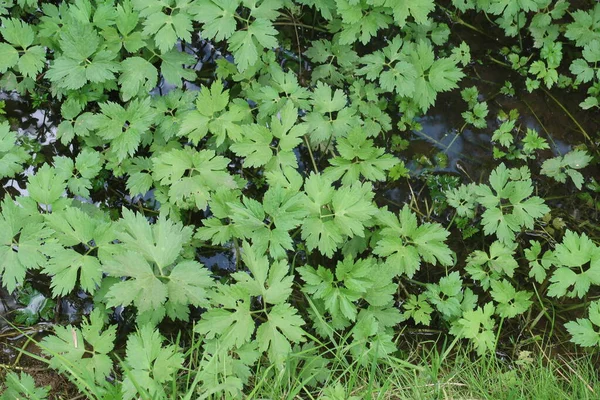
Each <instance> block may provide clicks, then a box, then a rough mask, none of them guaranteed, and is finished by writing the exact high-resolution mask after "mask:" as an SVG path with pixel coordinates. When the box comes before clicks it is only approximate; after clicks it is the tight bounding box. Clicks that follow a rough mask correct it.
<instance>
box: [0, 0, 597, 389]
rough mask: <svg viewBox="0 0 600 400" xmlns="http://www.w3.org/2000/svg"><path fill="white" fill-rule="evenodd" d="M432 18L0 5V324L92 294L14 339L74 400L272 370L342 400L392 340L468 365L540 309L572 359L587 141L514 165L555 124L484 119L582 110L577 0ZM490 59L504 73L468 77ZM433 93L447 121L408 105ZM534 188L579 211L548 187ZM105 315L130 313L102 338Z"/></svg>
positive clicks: (586, 27)
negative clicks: (441, 350) (87, 307)
mask: <svg viewBox="0 0 600 400" xmlns="http://www.w3.org/2000/svg"><path fill="white" fill-rule="evenodd" d="M446 3H448V4H446ZM446 3H444V2H436V1H433V0H415V1H412V0H411V1H409V0H369V1H367V0H360V1H359V0H336V1H333V0H327V1H315V0H297V1H283V0H226V1H216V0H149V1H144V0H126V1H120V2H111V1H89V0H74V1H70V2H49V1H33V0H17V1H4V2H3V1H1V0H0V16H1V17H0V35H1V37H2V40H1V41H0V74H2V75H1V77H0V90H2V100H0V117H1V118H2V121H1V122H0V178H1V179H2V181H3V182H2V185H3V188H4V190H5V195H4V198H3V199H2V203H1V210H0V275H1V277H2V279H1V284H2V286H3V287H4V288H6V289H7V290H8V291H9V292H11V293H15V295H16V296H17V297H18V299H19V301H20V304H22V305H23V307H22V308H21V309H20V310H18V311H16V312H15V313H14V317H15V318H14V319H13V322H16V323H18V324H23V325H32V324H36V323H38V321H39V320H40V319H42V320H49V319H53V316H52V311H53V308H54V305H55V304H59V302H58V299H59V298H61V299H64V301H66V302H69V301H70V300H71V299H73V298H74V297H76V296H79V297H86V298H89V299H90V300H91V301H93V303H94V307H93V311H91V313H90V312H84V313H83V314H84V315H83V322H81V323H80V324H76V323H74V322H73V323H71V324H70V325H67V326H63V325H60V324H58V322H57V321H58V320H59V318H57V321H53V322H55V323H57V325H56V326H55V327H54V334H53V335H48V336H46V337H45V338H44V339H43V340H42V341H41V344H40V347H41V348H42V350H43V352H44V354H45V355H46V356H47V357H48V363H49V365H50V366H51V367H52V368H54V369H57V370H58V371H60V372H61V373H63V374H64V375H66V376H68V377H69V379H71V381H72V382H74V383H75V384H76V386H77V387H78V388H79V389H80V390H81V392H82V393H83V395H84V396H88V397H90V398H98V399H101V398H102V399H108V398H125V399H134V398H156V399H162V398H171V397H172V398H178V397H182V398H196V397H201V398H212V397H215V398H217V397H218V398H221V397H224V398H242V397H244V396H246V397H247V396H250V397H253V396H254V397H256V396H257V395H258V394H259V393H260V390H261V389H260V387H261V385H263V383H264V382H271V380H272V381H277V384H278V385H280V384H283V383H284V382H286V381H289V382H292V381H297V382H298V385H299V386H297V388H296V389H294V391H289V392H286V393H285V395H284V397H285V396H287V397H290V396H291V397H294V396H304V395H306V396H308V397H315V398H316V397H319V395H320V396H321V397H323V398H350V397H352V396H354V395H355V391H353V390H352V389H351V388H349V387H344V386H343V385H346V384H347V383H349V382H351V381H352V379H351V377H348V376H346V372H345V371H347V370H351V368H354V366H358V367H360V368H361V369H362V370H365V371H367V370H368V371H371V372H370V373H374V372H377V373H378V372H379V371H380V370H381V371H387V370H384V369H382V368H384V367H385V366H386V365H389V363H398V362H400V363H406V361H405V360H403V358H402V357H403V356H404V354H405V353H404V352H403V351H398V350H404V348H399V346H400V345H402V346H404V343H405V342H404V341H403V339H402V338H403V336H402V335H405V334H406V332H412V330H413V329H414V325H419V328H421V327H423V328H425V329H428V330H435V331H436V332H439V333H440V334H441V335H445V334H449V335H451V336H454V337H455V340H456V341H459V340H463V339H464V340H465V341H467V342H468V343H469V344H470V345H471V346H473V348H474V349H475V350H476V352H477V353H478V354H479V355H484V354H485V353H493V351H494V350H495V347H496V341H497V340H498V339H501V341H500V342H499V343H509V342H510V340H519V339H517V338H516V337H514V336H513V331H514V329H512V328H513V327H514V324H517V323H519V324H520V323H521V322H523V321H521V319H524V318H526V319H527V321H526V322H527V325H528V326H530V327H531V329H532V331H535V329H536V326H537V322H538V321H540V319H542V318H547V317H548V315H550V314H549V313H548V312H547V310H548V309H550V307H551V306H552V302H553V301H562V300H560V299H559V298H561V297H563V296H566V297H568V298H574V297H576V298H578V299H581V300H580V301H581V302H582V303H585V305H586V306H589V317H588V318H579V319H577V320H576V321H571V322H566V323H564V327H565V328H566V330H567V331H568V332H569V333H570V334H571V337H572V339H571V340H572V341H573V342H575V343H577V344H579V345H582V346H590V347H595V346H598V344H599V343H600V340H599V336H598V332H597V331H598V327H600V320H599V318H598V314H599V310H600V308H599V307H600V305H598V304H600V303H597V302H592V303H589V301H590V300H591V299H595V298H596V297H597V289H598V285H600V273H599V271H600V264H599V262H600V261H599V260H600V250H599V248H600V247H598V244H597V243H596V236H595V228H594V226H593V224H594V220H593V218H592V215H594V214H593V213H594V212H595V211H594V209H593V207H596V208H597V204H596V203H598V199H597V193H598V192H599V191H600V189H599V188H598V187H597V186H598V185H597V184H596V183H595V181H594V180H593V178H590V177H589V176H586V175H585V174H587V173H588V172H592V171H593V167H594V161H595V154H594V153H593V152H594V149H595V147H594V146H593V144H594V141H595V137H593V135H592V134H588V133H587V131H585V129H584V125H585V128H587V125H586V122H581V124H580V123H579V122H576V125H577V130H578V131H581V132H582V133H583V135H584V136H585V138H586V140H588V141H589V142H590V144H592V145H590V146H589V147H588V148H589V149H588V150H583V148H584V146H583V145H582V146H577V145H576V143H574V142H573V140H575V139H569V142H568V143H567V144H568V145H571V144H573V150H571V151H570V152H568V153H566V154H564V155H561V156H557V157H552V158H549V159H545V161H544V162H543V163H541V168H538V167H536V165H537V164H539V163H540V161H541V160H540V157H541V154H542V151H544V150H551V151H553V152H555V153H560V150H561V149H562V147H558V146H559V145H560V146H562V144H561V142H560V141H558V140H555V139H556V135H555V132H554V129H555V127H554V126H553V124H552V123H553V122H554V121H550V122H549V123H547V122H546V120H545V119H544V118H538V122H540V125H541V124H542V123H543V125H542V128H543V131H542V130H540V131H539V133H538V132H537V131H536V130H535V129H533V128H530V126H531V125H530V121H529V120H527V119H526V118H524V117H525V116H521V115H519V111H517V110H511V111H509V112H504V111H499V112H498V115H497V119H496V120H493V119H492V118H491V116H490V111H493V110H494V108H495V107H496V105H497V104H502V101H503V99H501V98H502V97H504V96H510V97H513V96H516V95H517V90H523V88H525V89H526V90H529V91H538V92H537V93H536V94H535V95H534V96H537V95H540V96H549V98H551V99H552V98H554V96H553V95H552V93H554V91H559V90H572V91H573V92H577V93H579V92H582V93H583V92H587V96H586V97H585V100H584V101H583V102H582V103H581V104H580V106H581V108H583V109H595V108H597V107H598V101H599V100H598V99H599V98H600V72H598V71H599V68H598V62H600V36H599V32H600V31H599V29H600V28H599V27H600V20H599V19H598V13H599V11H600V9H599V8H598V7H599V6H598V5H595V6H593V7H592V6H591V5H590V6H586V7H583V6H581V7H579V6H578V5H575V4H570V3H569V2H567V1H564V0H560V1H556V2H550V1H548V0H519V1H509V0H495V1H480V0H477V1H475V0H453V1H452V2H446ZM467 11H468V12H467ZM480 15H483V16H485V17H487V18H480V19H479V18H478V17H477V16H480ZM448 21H452V24H451V25H450V26H449V25H448V24H449V23H448ZM474 21H475V22H474ZM472 22H474V23H473V24H472ZM482 24H483V25H482ZM485 24H496V26H495V27H494V26H491V25H490V26H486V25H485ZM457 25H462V26H463V27H465V28H466V29H474V30H476V31H478V32H479V33H485V34H493V35H496V34H497V33H499V32H501V31H504V33H505V34H506V36H507V37H508V38H499V39H500V40H499V42H502V43H504V42H505V41H506V43H507V45H506V46H507V47H506V48H504V49H500V50H499V49H497V46H495V45H494V46H491V47H492V48H491V49H489V51H487V50H488V49H485V50H486V56H485V59H482V58H480V57H481V54H482V53H481V51H479V50H481V49H477V51H476V52H473V59H472V55H471V49H470V48H469V45H468V44H467V43H465V42H462V40H461V39H460V38H457V37H456V35H455V34H454V33H455V32H454V29H455V26H457ZM488 28H489V29H488ZM196 32H197V33H198V34H196ZM468 36H469V35H467V36H465V37H468ZM511 38H512V39H511ZM457 39H458V40H457ZM507 40H508V41H511V42H510V43H509V42H508V41H507ZM524 46H528V47H527V48H526V49H527V53H526V51H525V50H526V49H525V48H524ZM497 53H498V54H497ZM477 57H479V58H477ZM490 62H493V63H494V64H497V65H504V66H505V67H507V68H509V69H510V68H512V69H513V70H514V73H512V74H510V75H509V76H510V79H511V80H510V81H505V82H501V83H500V84H499V85H498V87H493V85H490V84H489V82H488V79H489V78H488V77H486V76H485V75H480V71H479V70H480V66H487V65H488V64H490ZM467 75H470V77H469V78H470V79H469V81H470V80H472V79H473V78H474V77H473V75H477V81H478V82H480V84H481V85H484V86H480V88H479V89H478V88H477V87H475V86H471V87H466V86H465V85H464V84H463V79H464V78H465V77H467ZM504 79H505V78H503V81H504ZM468 85H471V83H468ZM478 85H479V84H478ZM490 88H492V89H490ZM547 89H552V93H550V91H548V90H547ZM479 90H481V91H482V94H484V97H485V99H487V101H484V97H482V96H481V95H480V93H479ZM448 92H450V93H448ZM445 93H447V94H445ZM457 96H460V97H462V99H463V100H464V102H465V103H466V107H465V106H464V105H463V108H462V109H460V110H458V111H456V110H454V113H455V114H456V113H461V116H462V120H464V124H463V122H462V120H461V118H460V117H461V116H458V114H456V115H455V116H458V119H456V118H448V119H447V120H444V121H438V120H437V119H436V118H435V116H434V115H432V114H431V113H429V111H430V110H433V109H434V108H435V109H436V110H439V109H440V108H444V107H446V106H447V105H450V106H452V105H456V104H458V103H460V98H458V97H457ZM534 96H532V98H534ZM455 99H458V100H459V101H458V103H456V102H455V101H454V100H455ZM492 99H493V101H492ZM504 100H505V99H504ZM555 100H556V102H558V98H556V99H555ZM27 102H28V103H27ZM17 103H18V104H23V103H27V104H28V106H27V107H25V106H24V107H23V111H26V112H25V113H24V114H23V115H28V116H27V117H24V116H23V115H21V114H20V111H19V112H15V111H14V108H15V106H14V104H17ZM524 104H526V105H527V106H529V103H524ZM531 104H532V105H533V106H536V105H538V103H537V102H536V103H531ZM540 104H541V103H540ZM549 104H552V103H551V102H550V103H549ZM29 106H31V107H29ZM533 106H532V107H530V108H531V109H532V112H533V110H534V108H536V107H533ZM29 108H32V109H34V110H35V111H34V112H31V113H30V110H29ZM459 108H460V107H459ZM536 110H537V108H536ZM568 110H570V108H569V106H568V104H565V105H564V111H566V112H567V113H568V116H569V117H570V118H571V119H572V120H573V121H574V122H575V120H576V118H579V116H578V114H575V113H572V111H568ZM451 112H452V111H451ZM536 117H537V115H536ZM544 117H545V116H544ZM40 118H43V120H42V119H40ZM26 120H27V121H26ZM29 120H37V121H38V122H37V125H36V126H35V127H34V128H33V129H32V128H28V127H25V124H26V123H29ZM456 121H458V122H456ZM582 121H584V120H582ZM589 121H592V122H593V117H592V118H591V119H590V120H589ZM589 121H588V122H587V123H589ZM454 122H456V123H458V124H459V125H462V127H460V126H459V127H456V126H451V125H452V124H454ZM442 123H443V125H447V124H448V128H449V129H448V130H445V131H444V132H439V133H440V136H439V137H438V136H436V137H434V136H431V135H430V134H429V132H428V129H431V127H432V126H438V125H439V126H441V125H442ZM54 124H55V125H56V126H54ZM492 126H493V127H492ZM489 127H492V128H489ZM54 128H56V129H54ZM396 128H397V129H398V130H400V131H402V134H400V133H398V132H397V131H396V130H395V129H396ZM444 129H446V128H444ZM590 132H592V131H591V130H590ZM594 133H595V132H594ZM415 135H418V136H420V137H425V138H428V139H432V140H431V142H433V144H432V145H431V144H427V143H425V142H421V141H419V140H414V139H415ZM571 136H574V135H571ZM566 137H567V136H564V137H563V136H561V137H560V139H561V140H564V139H565V138H566ZM448 139H449V140H448ZM474 139H476V140H475V142H476V143H477V144H478V145H481V146H480V147H481V149H480V150H481V152H482V153H481V154H484V155H485V157H487V160H486V161H485V162H482V163H481V164H479V163H477V162H478V161H479V160H473V161H475V162H474V163H473V164H471V165H467V166H466V167H463V161H466V160H469V159H470V157H471V156H473V154H468V152H467V151H465V150H464V148H462V149H459V150H458V151H457V150H456V148H457V147H460V146H463V145H464V144H465V143H468V142H470V144H474V143H475V142H474V141H473V140H474ZM484 140H488V141H489V142H490V143H489V147H486V146H485V145H484V144H483V143H484V142H483V141H484ZM430 145H431V146H433V147H424V146H430ZM455 145H456V146H457V147H454V146H455ZM551 146H552V147H551ZM479 155H480V154H479V153H478V154H475V156H479ZM544 157H546V156H545V154H544ZM497 160H502V161H503V163H501V164H500V165H497V163H498V162H499V161H497ZM588 166H589V167H590V168H588ZM584 168H586V169H584ZM490 171H491V173H490ZM463 176H464V178H465V179H463ZM401 178H402V179H401ZM548 178H552V179H554V180H555V181H556V182H557V183H558V184H565V183H567V180H569V179H570V180H571V181H572V182H573V184H574V187H575V188H576V189H578V190H581V191H582V193H581V196H580V197H579V198H577V199H576V198H575V197H573V198H571V193H570V191H567V192H566V195H564V196H563V195H561V196H562V197H560V199H557V196H556V195H555V190H557V191H558V192H560V188H559V187H558V186H557V185H548V182H549V179H548ZM466 179H469V181H467V180H466ZM461 182H465V183H464V184H461ZM467 182H470V183H467ZM549 187H551V189H552V190H550V189H548V188H549ZM563 188H564V187H563ZM558 192H556V193H558ZM563 192H564V190H563ZM560 193H562V192H560ZM579 199H583V202H581V200H579ZM448 206H451V208H449V207H448ZM571 206H572V207H577V213H579V214H580V215H583V216H584V217H587V219H588V220H589V221H587V222H586V223H581V224H578V223H577V221H576V220H577V218H578V216H577V213H575V212H571V211H572V210H571V209H568V210H567V209H565V210H563V209H564V208H567V207H571ZM586 207H587V208H586ZM132 210H135V211H132ZM479 232H483V233H482V234H478V233H479ZM461 236H462V239H461ZM532 237H535V238H536V239H538V240H537V241H533V240H530V239H532ZM44 283H46V284H45V285H44ZM38 285H39V286H43V287H40V288H39V292H38V291H36V290H33V289H31V288H32V287H36V289H37V288H38ZM41 293H43V294H44V295H42V294H41ZM534 293H535V294H536V297H535V300H537V301H533V299H534V297H533V294H534ZM88 296H89V297H88ZM569 307H571V306H570V305H569V306H566V307H554V310H553V313H554V314H556V316H557V317H556V318H555V319H553V320H552V323H555V321H560V323H563V321H567V320H568V318H566V319H565V317H568V316H565V309H566V310H569V309H572V308H569ZM113 312H116V314H118V315H120V316H123V317H124V318H129V319H128V321H132V323H134V324H135V329H132V332H125V331H124V332H122V336H119V338H118V340H117V327H116V324H115V323H114V321H113V320H111V319H109V318H108V315H116V314H112V313H113ZM535 316H538V317H535ZM530 318H532V319H531V320H530ZM533 318H536V319H535V320H534V319H533ZM133 321H135V322H133ZM173 321H175V322H176V323H175V324H173V323H172V322H173ZM401 323H402V325H400V324H401ZM167 326H169V327H170V328H169V329H166V327H167ZM192 329H193V330H194V331H195V332H194V334H192V335H190V334H189V331H191V330H192ZM556 331H563V332H564V330H563V329H557V330H556ZM120 333H121V332H120ZM535 333H536V332H533V333H532V334H535ZM162 334H165V336H162ZM505 339H506V341H505ZM119 343H126V349H125V352H124V353H123V352H120V351H119V350H115V349H114V347H115V346H117V345H118V344H119ZM517 344H518V345H521V343H517ZM180 345H181V346H182V347H180ZM452 346H454V345H452ZM446 354H447V353H446ZM444 357H445V356H444ZM444 357H442V358H444ZM344 363H349V364H348V365H346V366H344ZM402 365H403V366H405V367H406V366H407V365H404V364H402ZM349 366H350V367H349ZM265 368H266V372H265V375H264V376H263V377H260V376H259V375H257V374H258V372H257V371H262V370H264V369H265ZM419 375H422V374H419ZM296 378H297V379H296ZM5 385H6V387H7V389H6V391H5V392H6V393H8V394H6V393H5V394H4V395H3V397H2V398H7V397H6V396H13V397H15V398H16V397H17V396H21V397H22V396H29V397H31V398H44V397H45V396H46V391H45V390H44V389H36V388H35V387H34V385H33V382H32V380H31V379H30V377H29V376H27V375H21V376H18V375H15V374H8V375H7V379H6V383H5ZM428 385H429V384H428ZM276 386H277V385H276ZM309 386H310V387H323V388H324V389H323V390H322V391H321V392H319V393H318V394H317V393H316V392H315V395H313V392H312V389H307V388H308V387H309ZM429 386H431V385H429ZM429 386H427V387H429ZM183 387H185V390H186V391H187V393H186V394H185V395H184V396H180V393H178V390H179V388H183ZM250 390H252V393H250V394H249V393H248V391H250ZM302 390H304V392H303V391H302ZM274 393H275V391H274ZM300 393H304V394H300ZM378 395H379V394H378ZM265 397H269V396H265ZM270 397H273V398H278V397H281V396H278V395H271V396H270ZM409 397H410V396H409ZM407 398H408V397H407Z"/></svg>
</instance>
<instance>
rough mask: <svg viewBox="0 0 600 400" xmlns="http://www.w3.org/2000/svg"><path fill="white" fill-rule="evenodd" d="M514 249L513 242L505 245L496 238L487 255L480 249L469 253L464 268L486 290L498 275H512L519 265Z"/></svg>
mask: <svg viewBox="0 0 600 400" xmlns="http://www.w3.org/2000/svg"><path fill="white" fill-rule="evenodd" d="M514 251H515V245H514V244H513V245H510V246H507V245H505V244H504V243H502V242H500V241H498V240H497V241H495V242H493V243H492V244H491V246H490V250H489V255H488V253H486V252H485V251H481V250H475V251H473V252H472V253H471V254H469V256H468V257H467V266H466V268H465V270H466V271H467V272H468V273H469V274H470V275H471V276H472V277H473V279H475V280H477V281H480V282H481V286H482V287H483V288H484V289H486V290H487V289H488V288H489V287H490V285H491V283H492V282H493V281H496V280H498V279H499V278H500V277H502V276H504V275H506V276H508V277H512V276H513V275H514V273H515V270H516V269H517V268H518V267H519V264H518V263H517V260H515V258H514Z"/></svg>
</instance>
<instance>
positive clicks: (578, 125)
mask: <svg viewBox="0 0 600 400" xmlns="http://www.w3.org/2000/svg"><path fill="white" fill-rule="evenodd" d="M541 89H542V90H543V91H544V93H546V95H548V97H550V98H551V99H552V100H554V102H555V103H556V104H558V106H559V107H560V108H561V109H562V110H563V111H564V112H565V114H567V116H568V117H569V118H570V119H571V121H573V123H574V124H575V125H577V128H579V130H580V131H581V133H582V134H583V136H584V137H585V138H586V139H587V140H588V141H589V142H590V143H591V144H592V145H593V144H594V141H593V140H592V138H591V137H590V135H588V133H587V132H586V131H585V129H583V126H581V124H580V123H579V121H577V120H576V119H575V117H574V116H573V114H571V113H570V112H569V110H567V109H566V107H565V106H564V105H563V104H562V103H561V102H560V101H558V99H557V98H556V97H554V96H552V94H551V93H550V92H549V91H547V90H546V89H544V88H541Z"/></svg>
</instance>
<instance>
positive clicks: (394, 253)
mask: <svg viewBox="0 0 600 400" xmlns="http://www.w3.org/2000/svg"><path fill="white" fill-rule="evenodd" d="M377 219H378V220H379V223H380V224H381V225H382V226H383V229H382V230H381V239H380V240H379V241H377V244H376V245H375V248H374V249H373V252H374V253H375V254H377V255H379V256H382V257H386V263H387V264H389V265H390V266H391V267H393V268H394V270H395V271H396V274H397V275H401V274H406V275H407V276H408V277H409V278H410V277H412V276H413V275H414V274H415V272H416V271H417V270H418V269H419V268H420V266H421V259H422V260H423V261H425V262H428V263H431V264H434V265H435V264H437V263H438V262H439V263H440V264H441V265H444V266H449V265H452V264H453V259H452V252H451V250H450V248H449V247H448V245H446V244H445V243H444V241H445V240H446V238H447V237H448V235H449V234H450V233H449V232H448V231H447V230H445V229H444V228H443V227H442V226H441V225H439V224H431V223H425V224H422V225H421V226H418V225H417V218H416V216H415V214H414V213H413V212H412V211H411V210H410V208H409V207H408V206H404V208H403V209H402V211H401V212H400V218H399V219H398V217H396V216H395V215H394V214H392V213H390V212H387V211H385V212H381V213H380V214H379V215H377Z"/></svg>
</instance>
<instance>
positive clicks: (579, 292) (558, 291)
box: [548, 230, 600, 298]
mask: <svg viewBox="0 0 600 400" xmlns="http://www.w3.org/2000/svg"><path fill="white" fill-rule="evenodd" d="M554 255H555V257H556V261H557V262H555V265H556V266H557V268H556V270H555V271H554V273H553V274H552V276H551V277H550V282H551V284H550V286H549V287H548V295H549V296H554V297H560V296H564V295H567V296H568V297H575V296H577V297H578V298H582V297H583V296H584V295H585V294H586V293H587V292H588V290H589V289H590V285H592V284H594V285H598V284H600V247H598V246H597V245H596V244H595V243H594V242H592V240H591V239H590V238H588V237H587V235H586V234H585V233H584V234H581V235H578V234H576V233H575V232H572V231H570V230H568V231H567V232H565V236H564V238H563V241H562V243H560V244H557V245H556V249H555V250H554ZM584 266H586V268H585V270H584Z"/></svg>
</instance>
